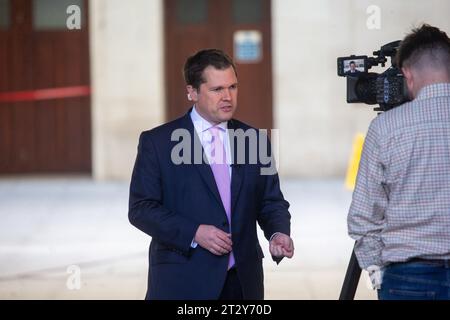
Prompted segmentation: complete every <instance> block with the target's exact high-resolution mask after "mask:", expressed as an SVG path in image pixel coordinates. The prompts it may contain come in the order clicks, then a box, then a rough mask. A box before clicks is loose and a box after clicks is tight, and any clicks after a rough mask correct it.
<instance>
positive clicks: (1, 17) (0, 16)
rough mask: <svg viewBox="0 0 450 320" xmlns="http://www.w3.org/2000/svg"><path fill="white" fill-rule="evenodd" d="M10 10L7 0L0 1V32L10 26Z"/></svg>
mask: <svg viewBox="0 0 450 320" xmlns="http://www.w3.org/2000/svg"><path fill="white" fill-rule="evenodd" d="M10 17H11V9H10V1H9V0H0V30H1V29H8V28H9V26H10V24H11V18H10Z"/></svg>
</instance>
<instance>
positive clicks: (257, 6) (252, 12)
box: [233, 0, 263, 24]
mask: <svg viewBox="0 0 450 320" xmlns="http://www.w3.org/2000/svg"><path fill="white" fill-rule="evenodd" d="M262 5H263V3H262V0H233V20H234V22H235V23H242V24H252V23H260V22H261V20H262V19H261V18H262V11H263V8H262Z"/></svg>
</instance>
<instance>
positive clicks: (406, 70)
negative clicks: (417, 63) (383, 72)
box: [402, 67, 414, 93]
mask: <svg viewBox="0 0 450 320" xmlns="http://www.w3.org/2000/svg"><path fill="white" fill-rule="evenodd" d="M402 72H403V75H404V76H405V79H406V85H407V86H408V90H409V92H410V93H412V92H413V88H414V76H413V72H412V71H411V69H410V68H407V67H403V68H402Z"/></svg>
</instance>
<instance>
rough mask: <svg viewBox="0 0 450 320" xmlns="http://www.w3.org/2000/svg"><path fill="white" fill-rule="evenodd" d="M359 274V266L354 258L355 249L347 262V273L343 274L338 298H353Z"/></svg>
mask: <svg viewBox="0 0 450 320" xmlns="http://www.w3.org/2000/svg"><path fill="white" fill-rule="evenodd" d="M360 276H361V268H360V267H359V264H358V260H357V259H356V255H355V250H353V251H352V256H351V257H350V262H349V264H348V268H347V273H346V274H345V279H344V284H343V285H342V289H341V294H340V296H339V300H353V299H354V298H355V293H356V289H357V288H358V283H359V278H360Z"/></svg>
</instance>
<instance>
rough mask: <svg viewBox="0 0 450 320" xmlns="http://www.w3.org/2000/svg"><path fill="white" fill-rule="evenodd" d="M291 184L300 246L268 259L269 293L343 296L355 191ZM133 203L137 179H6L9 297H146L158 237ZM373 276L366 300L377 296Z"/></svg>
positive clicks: (2, 229) (1, 192) (4, 262)
mask: <svg viewBox="0 0 450 320" xmlns="http://www.w3.org/2000/svg"><path fill="white" fill-rule="evenodd" d="M282 190H283V192H284V195H285V197H286V199H287V200H288V201H289V202H290V203H291V214H292V234H293V238H294V241H295V247H296V252H295V256H294V258H293V259H291V260H287V259H285V260H283V262H282V263H281V264H280V265H279V266H276V265H275V263H273V262H272V261H271V260H270V259H267V258H266V259H264V264H265V272H266V273H265V288H266V298H267V299H337V298H338V296H339V291H340V288H341V285H342V281H343V279H344V274H345V271H346V267H347V263H348V259H349V257H350V253H351V248H352V245H353V242H352V240H351V239H349V238H348V236H347V233H346V215H347V210H348V206H349V204H350V200H351V192H349V191H347V190H345V189H344V186H343V182H342V181H336V180H332V181H299V180H288V179H282ZM127 202H128V183H118V182H108V183H103V182H94V181H92V180H90V179H87V178H79V177H78V178H60V177H59V178H27V179H24V178H18V179H13V178H8V179H5V178H3V179H1V180H0V218H1V224H0V299H142V298H143V297H144V294H145V290H146V277H147V248H148V243H149V237H148V236H146V235H145V234H143V233H141V232H140V231H139V230H137V229H135V228H134V227H133V226H131V225H130V224H129V222H128V218H127ZM260 239H261V244H262V246H263V250H264V252H265V254H266V256H268V246H267V242H266V241H265V240H264V239H263V237H262V233H260ZM78 272H79V274H80V279H81V282H80V283H79V284H80V288H79V289H76V286H77V282H76V281H73V280H74V279H76V277H75V276H76V275H77V274H78ZM366 282H367V279H366V275H365V274H363V277H362V279H361V281H360V285H359V288H358V292H357V296H356V298H357V299H375V298H376V295H375V292H374V291H372V290H369V289H368V287H367V284H366ZM74 287H75V289H73V290H71V289H69V288H74Z"/></svg>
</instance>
